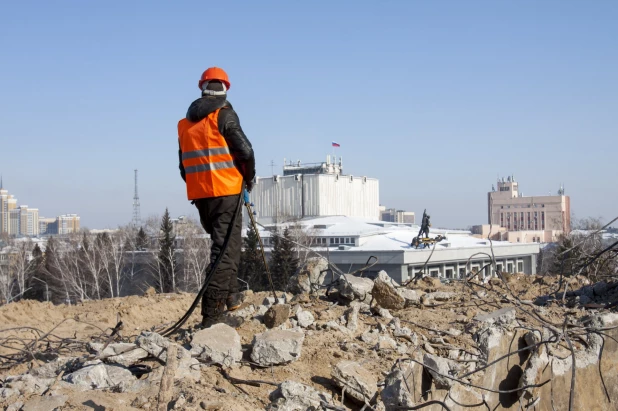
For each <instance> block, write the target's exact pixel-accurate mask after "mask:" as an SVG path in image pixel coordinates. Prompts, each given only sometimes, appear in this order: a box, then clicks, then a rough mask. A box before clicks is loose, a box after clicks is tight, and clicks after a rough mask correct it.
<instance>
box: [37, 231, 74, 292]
mask: <svg viewBox="0 0 618 411" xmlns="http://www.w3.org/2000/svg"><path fill="white" fill-rule="evenodd" d="M59 258H60V256H59V255H58V252H57V251H56V240H54V237H50V238H49V240H47V244H46V245H45V254H44V255H43V260H44V261H43V264H42V267H41V271H42V273H41V277H42V278H41V279H42V280H43V281H45V282H46V283H47V285H48V286H49V291H50V293H51V296H50V301H53V302H54V303H66V302H67V301H68V299H69V295H67V292H66V288H65V287H64V285H63V284H62V281H61V277H62V276H61V273H60V267H59Z"/></svg>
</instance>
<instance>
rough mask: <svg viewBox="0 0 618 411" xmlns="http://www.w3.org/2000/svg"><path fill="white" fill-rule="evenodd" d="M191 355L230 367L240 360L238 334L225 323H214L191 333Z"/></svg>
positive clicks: (240, 350)
mask: <svg viewBox="0 0 618 411" xmlns="http://www.w3.org/2000/svg"><path fill="white" fill-rule="evenodd" d="M190 352H191V356H192V357H197V358H200V359H202V360H205V361H212V362H213V363H215V364H219V365H223V366H226V367H231V366H233V365H235V364H236V363H238V362H239V361H240V360H242V346H241V344H240V335H238V333H237V332H236V330H235V329H233V328H232V327H230V326H229V325H227V324H215V325H213V326H211V327H208V328H206V329H204V330H200V331H198V332H196V333H195V334H194V335H193V339H192V340H191V351H190Z"/></svg>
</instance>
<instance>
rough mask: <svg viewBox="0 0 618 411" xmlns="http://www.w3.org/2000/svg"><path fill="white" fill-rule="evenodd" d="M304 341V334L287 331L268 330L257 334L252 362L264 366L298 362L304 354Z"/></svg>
mask: <svg viewBox="0 0 618 411" xmlns="http://www.w3.org/2000/svg"><path fill="white" fill-rule="evenodd" d="M304 339H305V334H304V333H302V332H296V331H287V330H268V331H265V332H263V333H261V334H256V335H255V337H254V340H253V351H252V352H251V360H253V361H255V362H256V363H258V364H259V365H262V366H268V365H279V364H287V363H290V362H293V361H297V360H298V359H299V358H300V355H301V352H302V346H303V341H304Z"/></svg>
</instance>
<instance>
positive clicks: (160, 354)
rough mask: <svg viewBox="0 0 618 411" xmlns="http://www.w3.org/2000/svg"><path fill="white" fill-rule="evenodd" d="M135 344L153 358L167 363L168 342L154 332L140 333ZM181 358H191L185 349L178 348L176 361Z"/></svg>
mask: <svg viewBox="0 0 618 411" xmlns="http://www.w3.org/2000/svg"><path fill="white" fill-rule="evenodd" d="M135 343H136V344H137V346H138V347H140V348H143V349H144V350H146V352H148V354H150V355H152V356H153V357H155V358H158V359H159V360H161V361H163V362H167V347H169V345H170V340H168V339H167V338H165V337H163V336H161V335H159V334H157V333H154V332H149V331H142V333H141V334H140V335H138V336H137V339H136V340H135ZM181 358H191V353H189V351H188V350H187V349H186V348H183V347H178V359H181Z"/></svg>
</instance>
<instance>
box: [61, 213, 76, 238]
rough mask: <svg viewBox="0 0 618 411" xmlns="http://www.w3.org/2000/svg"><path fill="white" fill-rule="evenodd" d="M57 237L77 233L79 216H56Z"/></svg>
mask: <svg viewBox="0 0 618 411" xmlns="http://www.w3.org/2000/svg"><path fill="white" fill-rule="evenodd" d="M57 221H58V235H63V234H71V233H77V232H78V231H79V216H78V215H77V214H64V215H61V216H58V219H57Z"/></svg>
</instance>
